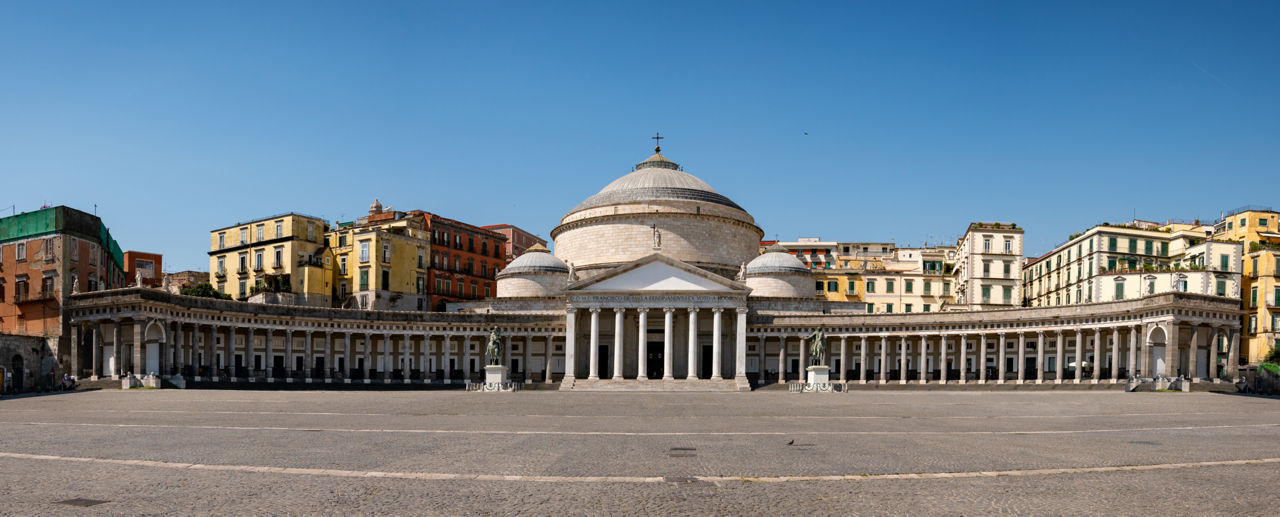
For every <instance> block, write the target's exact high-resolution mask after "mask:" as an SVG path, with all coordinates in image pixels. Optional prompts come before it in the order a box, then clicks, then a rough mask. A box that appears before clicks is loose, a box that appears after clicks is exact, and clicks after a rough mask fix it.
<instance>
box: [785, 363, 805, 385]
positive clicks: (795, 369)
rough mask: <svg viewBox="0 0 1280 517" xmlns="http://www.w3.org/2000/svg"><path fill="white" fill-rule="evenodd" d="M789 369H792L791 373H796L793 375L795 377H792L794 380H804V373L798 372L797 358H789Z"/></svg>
mask: <svg viewBox="0 0 1280 517" xmlns="http://www.w3.org/2000/svg"><path fill="white" fill-rule="evenodd" d="M791 371H792V372H793V373H795V374H796V375H795V377H794V378H795V379H796V380H804V374H801V373H800V360H799V359H792V360H791ZM784 377H785V376H784Z"/></svg>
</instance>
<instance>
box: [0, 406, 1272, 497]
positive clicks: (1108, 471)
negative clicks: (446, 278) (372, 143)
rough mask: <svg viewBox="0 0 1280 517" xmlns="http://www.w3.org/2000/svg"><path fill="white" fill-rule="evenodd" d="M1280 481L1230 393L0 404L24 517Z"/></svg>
mask: <svg viewBox="0 0 1280 517" xmlns="http://www.w3.org/2000/svg"><path fill="white" fill-rule="evenodd" d="M1277 478H1280V400H1274V399H1265V398H1255V397H1245V396H1235V395H1225V394H1215V393H1122V392H927V393H918V392H860V393H850V394H790V393H783V392H774V393H768V392H756V393H747V394H737V393H730V394H711V393H704V394H699V393H679V394H661V393H644V394H630V393H594V394H588V393H557V392H525V393H502V394H491V393H490V394H479V393H462V392H408V391H403V392H345V391H337V392H323V391H206V390H188V391H177V390H165V391H132V392H121V391H117V390H104V391H95V392H77V393H68V394H54V395H46V396H33V397H27V398H18V399H5V400H0V512H3V513H18V514H35V513H40V514H49V513H54V514H60V513H65V514H70V513H80V512H83V511H84V510H83V508H81V507H78V506H73V505H70V504H63V503H59V501H67V500H74V499H91V500H96V501H106V502H104V503H101V504H99V505H95V506H93V507H92V509H93V511H101V512H106V513H162V512H163V513H181V514H209V513H267V514H298V513H325V514H333V513H361V514H363V513H388V514H390V513H395V514H404V513H426V514H507V513H524V514H628V515H631V514H709V513H710V514H783V515H787V514H800V513H817V514H848V513H868V514H901V513H913V514H989V513H997V512H998V513H1037V514H1043V513H1052V514H1062V513H1078V512H1089V513H1094V514H1097V513H1105V514H1151V513H1164V514H1167V513H1171V512H1172V513H1175V514H1179V515H1182V514H1221V513H1237V514H1261V513H1267V509H1268V508H1270V507H1271V504H1270V503H1269V502H1268V501H1270V500H1271V499H1272V495H1271V493H1270V492H1271V490H1272V487H1274V480H1275V479H1277ZM1259 480H1267V481H1266V482H1261V481H1259ZM90 502H92V501H90Z"/></svg>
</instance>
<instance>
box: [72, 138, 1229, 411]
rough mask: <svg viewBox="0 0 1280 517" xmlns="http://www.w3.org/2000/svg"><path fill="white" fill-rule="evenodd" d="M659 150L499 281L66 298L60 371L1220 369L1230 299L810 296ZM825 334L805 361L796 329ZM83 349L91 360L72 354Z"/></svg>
mask: <svg viewBox="0 0 1280 517" xmlns="http://www.w3.org/2000/svg"><path fill="white" fill-rule="evenodd" d="M657 151H659V150H657V149H655V154H654V155H652V156H650V157H649V158H648V159H646V160H644V161H643V162H641V163H639V164H637V165H635V166H634V167H633V168H632V170H631V172H629V173H628V174H625V175H623V176H622V177H620V178H618V179H616V180H615V181H613V182H611V183H610V184H608V185H607V186H605V187H604V188H603V189H602V190H601V191H600V192H599V193H597V194H595V195H593V196H590V197H588V198H587V199H586V200H584V201H583V202H582V203H580V204H578V205H577V206H575V207H573V208H572V209H571V210H570V211H569V212H568V213H567V214H566V215H565V216H564V217H563V218H562V219H561V220H560V224H559V225H558V226H556V228H554V229H553V230H552V231H551V237H552V239H553V240H554V243H555V245H554V249H555V252H554V254H553V253H551V252H550V251H548V250H547V249H546V248H543V247H541V246H535V247H533V248H530V249H529V250H528V251H526V253H524V254H523V255H521V256H520V257H518V258H516V259H515V260H513V261H512V262H511V263H510V264H509V265H508V266H507V267H506V268H505V269H503V270H502V271H501V272H500V273H499V274H498V275H497V286H496V292H495V296H493V297H491V298H487V299H484V300H476V301H465V302H456V303H450V304H448V310H447V311H445V312H402V311H377V310H374V311H368V310H364V311H361V310H345V309H330V308H316V307H296V306H278V305H262V304H251V303H243V302H234V301H224V300H211V299H202V298H191V297H186V296H180V295H174V294H169V293H165V292H161V291H157V290H152V289H137V288H130V289H115V290H108V291H98V292H91V293H81V294H76V295H73V296H72V302H73V303H72V304H70V306H69V308H68V310H69V311H70V314H71V317H72V321H73V322H74V325H73V339H72V341H73V343H74V344H73V346H74V347H76V348H75V353H70V352H68V353H66V354H64V355H63V357H64V358H65V359H66V360H67V361H69V362H70V363H72V364H69V365H68V366H70V368H71V370H72V371H75V372H82V371H86V370H87V371H88V372H90V375H92V376H119V375H126V374H128V373H129V372H135V373H137V372H155V373H157V374H159V375H162V376H165V375H175V374H178V373H182V374H183V375H184V377H186V378H188V379H191V380H195V381H206V380H217V381H219V382H245V383H253V382H297V383H314V384H326V383H335V382H336V383H352V382H356V383H402V384H456V383H463V382H471V381H474V380H478V379H479V377H480V376H482V375H483V365H484V359H483V357H482V355H483V345H484V340H485V339H486V337H487V336H488V335H489V333H490V331H491V330H493V329H497V330H498V331H499V332H501V334H502V335H503V336H505V339H506V340H507V346H506V347H505V351H504V355H505V357H504V358H503V361H502V362H503V364H504V365H506V366H509V367H510V368H511V371H512V374H513V377H514V378H515V379H516V380H518V381H522V382H525V383H535V382H536V383H558V387H559V389H561V390H582V391H592V390H628V389H638V390H704V391H749V390H751V389H753V388H755V387H759V386H761V385H764V384H767V383H777V382H787V381H788V380H797V379H799V378H800V377H801V376H802V374H803V372H804V369H805V367H806V366H809V364H810V362H815V361H816V362H820V363H823V364H826V365H829V366H831V367H832V370H833V372H835V373H834V374H833V377H832V379H833V380H834V381H838V382H845V383H888V382H895V383H943V384H960V383H973V382H977V383H986V382H996V383H1006V382H1009V383H1028V382H1031V383H1064V382H1065V383H1114V382H1119V381H1120V380H1121V379H1125V378H1128V377H1131V376H1135V377H1147V378H1150V377H1154V376H1179V375H1181V376H1185V377H1187V378H1190V379H1193V380H1194V381H1212V380H1218V379H1224V378H1225V379H1230V378H1233V377H1235V376H1236V375H1237V368H1236V367H1235V366H1236V365H1238V363H1239V354H1238V343H1239V332H1240V328H1239V321H1240V314H1241V311H1240V308H1239V302H1238V300H1235V299H1232V298H1225V297H1217V296H1206V295H1197V294H1189V293H1178V292H1174V293H1165V294H1160V295H1154V296H1147V297H1144V298H1138V299H1131V300H1124V301H1118V302H1110V303H1097V304H1086V305H1074V306H1065V307H1037V308H1007V309H998V310H972V311H949V312H942V313H914V314H912V313H902V314H885V313H876V314H868V313H867V311H866V307H865V305H864V304H862V303H860V302H836V301H827V300H824V299H821V298H817V297H815V296H814V276H813V273H812V272H811V271H810V269H809V268H808V267H807V266H806V265H805V264H804V263H802V262H801V261H800V260H799V259H797V258H796V257H795V256H794V255H791V254H789V253H786V252H785V250H782V249H779V248H774V249H766V250H764V253H761V252H760V249H759V243H760V239H761V237H762V236H763V232H762V231H761V229H760V228H759V227H758V226H757V225H756V223H755V220H754V219H753V218H752V216H751V215H750V214H749V213H748V212H747V211H746V210H745V209H743V208H742V207H741V206H739V205H738V204H736V203H735V202H733V201H732V200H730V199H729V198H728V197H726V196H724V195H722V194H720V193H719V192H717V191H716V190H715V189H713V188H712V187H711V186H710V185H708V184H706V183H705V182H703V181H702V180H700V179H698V178H697V177H695V176H693V175H691V174H688V173H686V172H685V171H683V170H682V168H681V167H680V166H679V165H677V164H676V163H675V162H673V161H671V160H669V159H667V158H666V157H664V156H662V155H661V154H660V152H657ZM819 329H821V330H823V332H825V333H826V335H827V336H828V342H827V350H826V353H825V355H824V356H823V357H820V358H810V357H808V354H807V353H806V346H805V343H804V342H803V338H804V336H807V335H810V334H811V333H812V332H813V331H815V330H819ZM85 362H88V363H89V364H82V363H85Z"/></svg>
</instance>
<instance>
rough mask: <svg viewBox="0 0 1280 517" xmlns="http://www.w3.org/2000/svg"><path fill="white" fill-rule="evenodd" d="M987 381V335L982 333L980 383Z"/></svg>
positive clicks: (979, 343)
mask: <svg viewBox="0 0 1280 517" xmlns="http://www.w3.org/2000/svg"><path fill="white" fill-rule="evenodd" d="M986 383H987V335H986V334H982V335H981V336H979V340H978V384H986Z"/></svg>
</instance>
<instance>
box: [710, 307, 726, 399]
mask: <svg viewBox="0 0 1280 517" xmlns="http://www.w3.org/2000/svg"><path fill="white" fill-rule="evenodd" d="M723 312H724V309H722V308H720V307H716V308H714V309H711V379H712V380H717V381H718V380H723V379H724V376H723V375H722V373H723V372H722V370H721V367H722V363H724V361H723V357H721V356H720V352H721V348H720V347H721V345H722V343H721V339H722V338H723V336H722V334H723V332H724V328H723V327H722V326H721V325H722V324H723V323H722V321H721V319H720V318H721V316H720V314H721V313H723Z"/></svg>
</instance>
